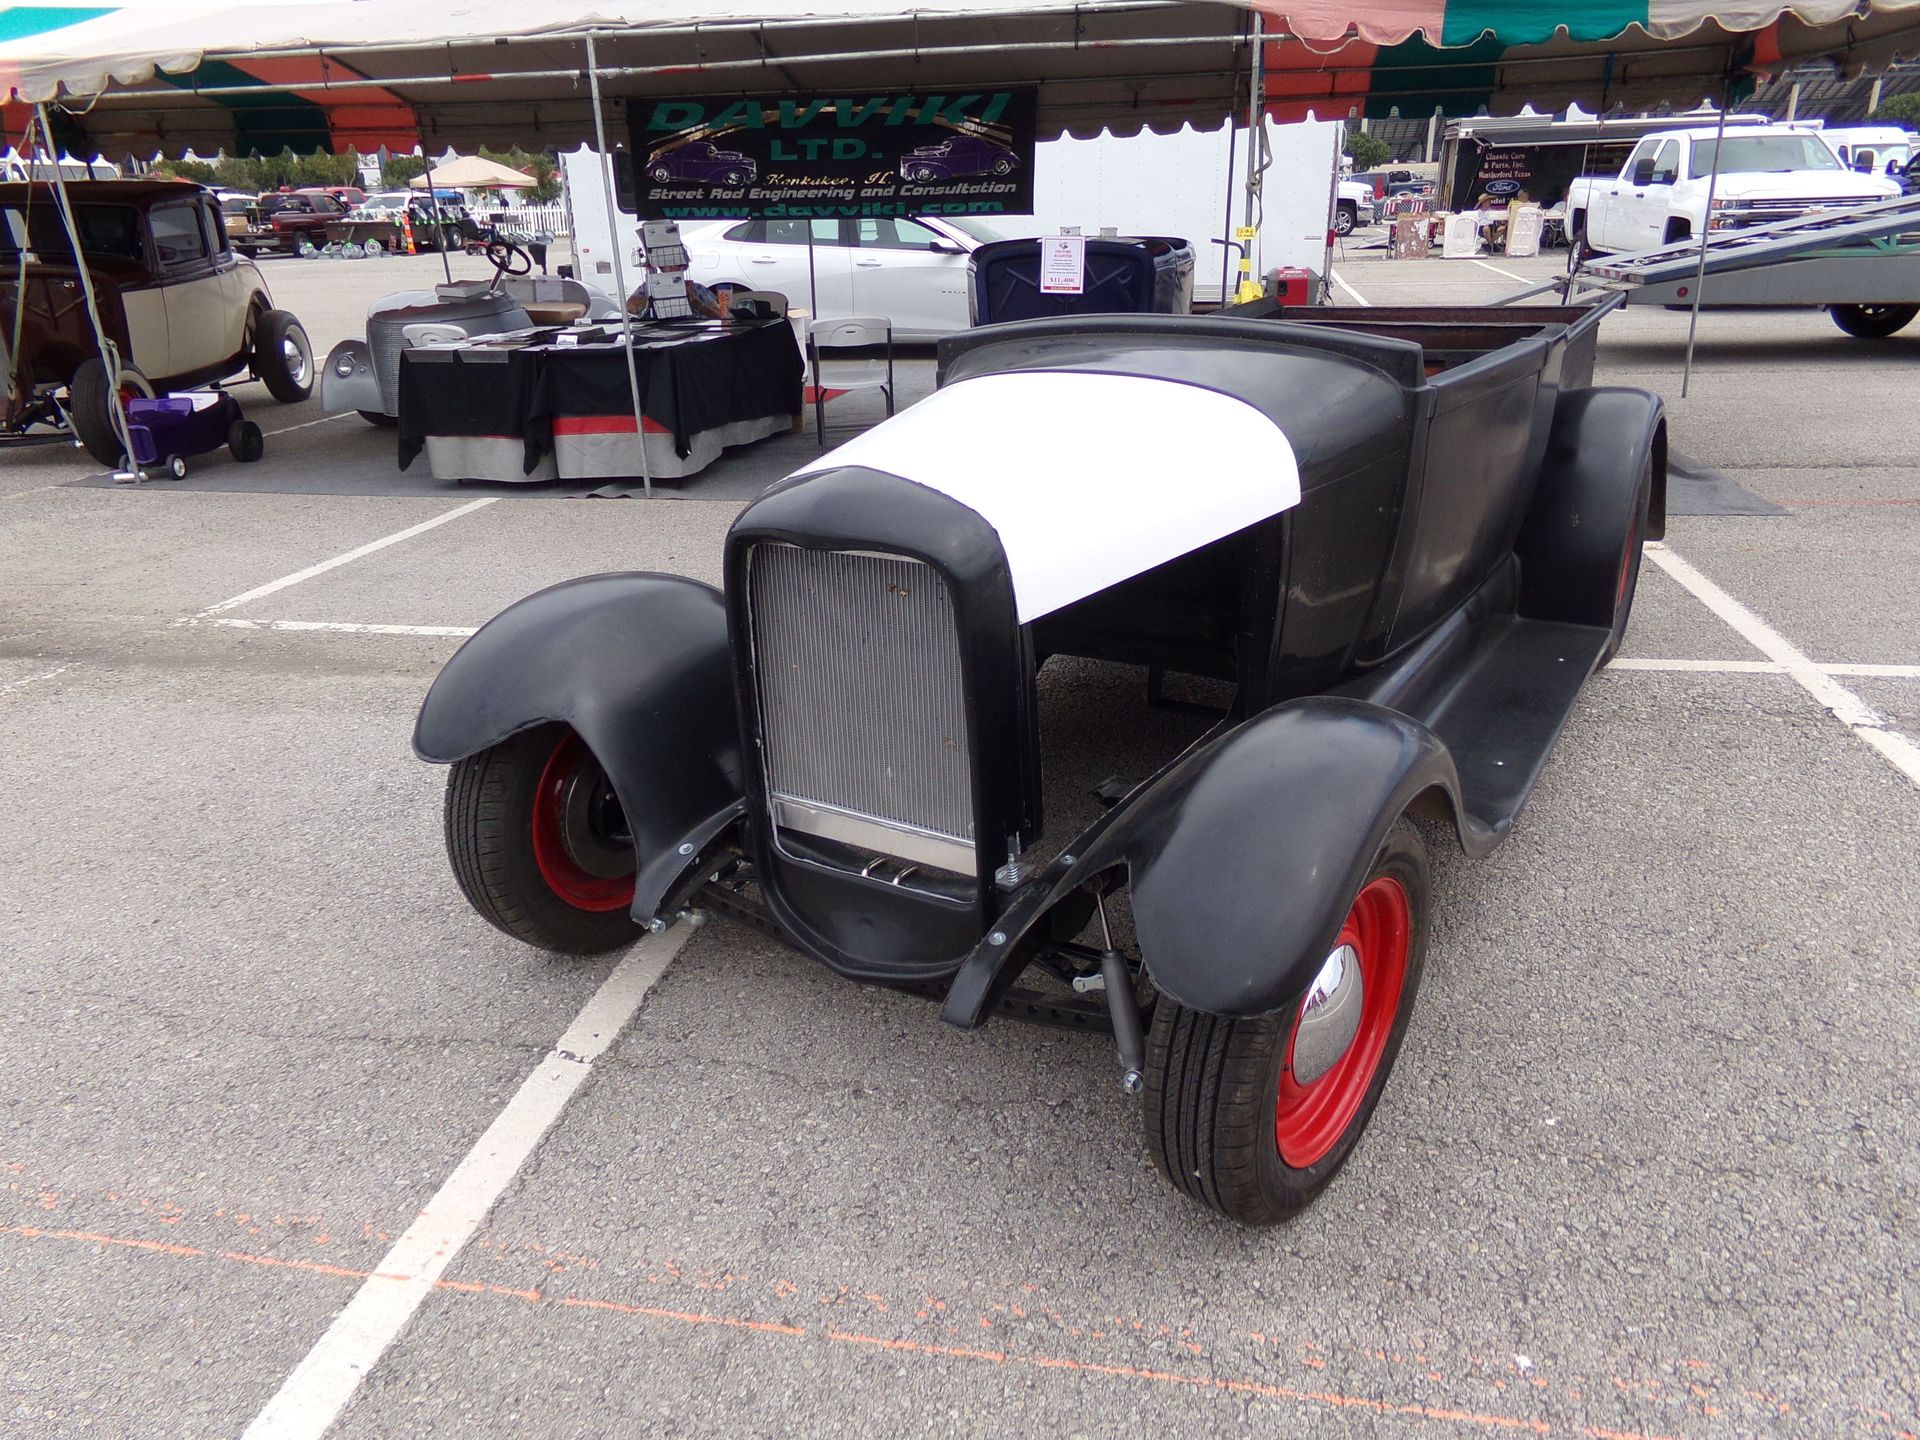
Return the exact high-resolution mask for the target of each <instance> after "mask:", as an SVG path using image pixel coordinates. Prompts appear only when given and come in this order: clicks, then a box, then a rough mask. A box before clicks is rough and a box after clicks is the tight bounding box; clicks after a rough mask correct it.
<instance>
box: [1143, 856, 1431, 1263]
mask: <svg viewBox="0 0 1920 1440" xmlns="http://www.w3.org/2000/svg"><path fill="white" fill-rule="evenodd" d="M1428 911H1429V904H1428V879H1427V852H1426V847H1425V845H1424V844H1422V842H1421V839H1420V833H1419V831H1417V830H1415V829H1414V827H1413V825H1412V824H1411V823H1410V822H1409V821H1407V820H1405V819H1401V820H1399V821H1396V822H1395V824H1394V826H1393V829H1392V830H1391V831H1389V832H1388V835H1387V838H1386V840H1385V842H1384V843H1383V844H1382V845H1381V847H1380V851H1379V853H1378V854H1377V855H1376V856H1375V857H1374V861H1373V864H1372V865H1371V866H1370V867H1369V868H1368V871H1367V877H1366V880H1365V881H1364V882H1363V883H1362V885H1361V887H1360V890H1359V892H1358V893H1357V894H1356V895H1355V897H1354V900H1353V906H1352V909H1351V911H1350V912H1349V915H1348V919H1347V925H1346V927H1345V928H1344V929H1343V930H1342V932H1341V938H1342V942H1343V943H1354V942H1355V941H1359V942H1361V943H1359V944H1358V945H1357V947H1356V951H1355V955H1356V957H1357V958H1356V961H1355V962H1354V963H1356V964H1357V965H1358V966H1359V973H1360V974H1361V976H1362V978H1363V984H1362V987H1361V991H1360V999H1359V1001H1358V1002H1357V1003H1358V1004H1359V1005H1360V1007H1361V1018H1360V1021H1359V1025H1358V1029H1357V1030H1356V1032H1355V1034H1354V1036H1353V1039H1352V1041H1351V1043H1350V1044H1349V1045H1348V1046H1347V1048H1346V1049H1345V1051H1343V1052H1342V1053H1341V1054H1340V1056H1339V1058H1338V1060H1337V1061H1336V1062H1335V1063H1334V1064H1333V1065H1332V1068H1331V1069H1328V1070H1325V1071H1322V1072H1321V1073H1320V1074H1318V1075H1316V1076H1313V1077H1310V1082H1311V1083H1309V1084H1307V1085H1304V1086H1303V1085H1301V1084H1298V1083H1297V1082H1296V1081H1295V1080H1294V1071H1293V1061H1294V1044H1295V1039H1296V1036H1297V1032H1298V1029H1299V1019H1300V1015H1299V1011H1300V1007H1291V1008H1289V1009H1288V1010H1287V1011H1285V1012H1283V1013H1281V1014H1278V1015H1266V1016H1261V1017H1259V1018H1258V1019H1252V1020H1245V1019H1239V1020H1235V1019H1227V1018H1225V1017H1222V1016H1218V1015H1205V1014H1201V1013H1200V1012H1198V1011H1194V1010H1189V1009H1187V1007H1186V1006H1184V1005H1181V1004H1178V1003H1177V1002H1175V1001H1174V1000H1172V999H1171V998H1169V997H1167V996H1164V995H1163V996H1161V998H1160V1002H1159V1004H1158V1005H1157V1006H1156V1007H1155V1010H1154V1015H1153V1024H1152V1026H1151V1028H1150V1029H1149V1031H1148V1033H1147V1073H1146V1104H1145V1107H1144V1116H1143V1118H1144V1121H1145V1126H1146V1136H1147V1148H1148V1150H1149V1151H1150V1152H1151V1153H1152V1155H1153V1161H1154V1164H1155V1165H1156V1166H1158V1167H1159V1170H1160V1173H1161V1174H1162V1175H1164V1176H1166V1177H1167V1179H1168V1180H1169V1181H1170V1182H1171V1183H1172V1184H1173V1185H1174V1187H1175V1188H1176V1189H1179V1190H1181V1191H1184V1192H1185V1193H1186V1194H1188V1195H1190V1196H1192V1197H1193V1198H1194V1199H1195V1200H1198V1201H1199V1202H1200V1203H1201V1204H1203V1205H1207V1206H1210V1207H1211V1208H1213V1209H1215V1210H1217V1211H1219V1212H1220V1213H1221V1214H1222V1215H1225V1216H1227V1217H1228V1218H1229V1219H1233V1220H1237V1221H1239V1222H1240V1223H1241V1224H1243V1225H1272V1224H1275V1223H1277V1222H1279V1221H1282V1220H1285V1219H1287V1218H1288V1217H1290V1216H1293V1215H1297V1214H1298V1213H1299V1212H1300V1211H1301V1210H1303V1209H1305V1208H1306V1207H1307V1206H1308V1205H1309V1204H1311V1203H1312V1202H1313V1200H1314V1198H1315V1197H1316V1196H1317V1195H1318V1194H1319V1193H1320V1192H1321V1191H1322V1190H1323V1189H1325V1188H1326V1186H1327V1184H1328V1182H1330V1181H1331V1180H1332V1179H1333V1177H1334V1176H1335V1175H1336V1174H1337V1173H1338V1172H1339V1170H1340V1167H1341V1166H1342V1165H1343V1164H1345V1163H1346V1160H1347V1157H1348V1156H1349V1155H1351V1154H1352V1153H1353V1148H1354V1146H1355V1144H1356V1143H1357V1142H1358V1141H1359V1139H1360V1135H1361V1133H1362V1132H1363V1131H1364V1130H1365V1129H1366V1127H1367V1122H1368V1120H1370V1119H1371V1118H1372V1116H1373V1112H1374V1108H1375V1107H1376V1106H1377V1105H1378V1104H1379V1103H1380V1095H1381V1093H1382V1091H1383V1090H1384V1088H1385V1086H1386V1083H1387V1076H1388V1075H1389V1074H1390V1073H1391V1072H1392V1069H1393V1062H1394V1059H1395V1057H1396V1056H1397V1055H1398V1054H1399V1051H1400V1043H1401V1040H1402V1038H1403V1037H1404V1036H1405V1034H1406V1028H1407V1021H1408V1018H1409V1017H1410V1016H1411V1015H1412V1013H1413V1003H1414V996H1415V993H1416V992H1417V990H1418V989H1419V984H1420V974H1421V970H1422V968H1423V966H1424V964H1425V960H1426V950H1427V925H1428ZM1322 1087H1331V1088H1327V1089H1322Z"/></svg>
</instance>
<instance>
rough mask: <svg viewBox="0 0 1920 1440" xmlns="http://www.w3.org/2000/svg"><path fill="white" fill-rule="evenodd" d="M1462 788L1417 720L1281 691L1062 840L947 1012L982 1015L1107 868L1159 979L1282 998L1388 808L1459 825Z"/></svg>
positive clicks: (1377, 839) (1313, 970)
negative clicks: (1062, 848) (1060, 913)
mask: <svg viewBox="0 0 1920 1440" xmlns="http://www.w3.org/2000/svg"><path fill="white" fill-rule="evenodd" d="M1458 793H1459V781H1458V779H1457V777H1456V776H1455V773H1454V766H1453V760H1452V757H1451V756H1450V755H1449V754H1448V752H1447V749H1446V747H1445V746H1444V745H1443V744H1442V743H1441V742H1440V741H1439V740H1438V739H1437V738H1436V737H1435V736H1434V735H1433V733H1432V732H1431V731H1430V730H1428V729H1427V728H1426V727H1425V726H1424V725H1421V724H1420V723H1419V722H1418V721H1415V720H1411V719H1409V718H1407V717H1406V716H1404V715H1401V714H1398V713H1397V712H1395V711H1392V710H1387V709H1385V708H1383V707H1381V706H1378V705H1370V704H1367V703H1365V702H1362V701H1357V700H1347V699H1336V698H1332V697H1328V696H1316V697H1313V698H1310V699H1304V700H1297V701H1293V702H1291V703H1289V704H1286V705H1281V706H1278V707H1276V708H1274V709H1272V710H1269V711H1267V712H1265V713H1264V714H1262V715H1259V716H1256V717H1255V718H1254V719H1252V720H1249V721H1247V722H1246V723H1245V724H1244V725H1241V726H1239V727H1237V728H1236V729H1234V730H1232V731H1229V732H1228V733H1227V734H1225V735H1223V736H1221V737H1220V738H1219V739H1218V740H1215V741H1214V742H1212V743H1211V744H1209V745H1206V746H1204V747H1202V748H1201V749H1199V750H1197V751H1195V752H1194V753H1193V754H1192V755H1190V756H1188V757H1186V758H1185V759H1183V760H1182V761H1180V762H1179V763H1178V764H1176V765H1175V766H1174V767H1173V768H1172V769H1170V770H1168V771H1167V772H1166V773H1165V774H1163V775H1162V776H1161V777H1160V778H1159V779H1157V780H1155V781H1154V782H1152V783H1151V784H1150V785H1149V786H1148V787H1147V788H1146V789H1145V790H1144V791H1141V792H1137V793H1136V795H1135V796H1134V797H1133V798H1132V799H1131V800H1129V801H1128V802H1124V803H1123V805H1122V806H1121V807H1120V808H1118V809H1116V810H1114V811H1113V812H1111V813H1110V814H1109V815H1108V816H1107V817H1106V818H1105V819H1104V820H1103V821H1102V822H1100V824H1098V825H1096V826H1095V827H1094V828H1093V829H1092V830H1090V831H1089V832H1087V833H1086V834H1084V835H1082V836H1080V837H1079V838H1078V839H1077V840H1076V841H1075V842H1074V843H1073V844H1071V845H1069V846H1068V847H1067V850H1066V852H1064V853H1063V855H1062V856H1061V858H1060V859H1058V860H1056V861H1055V862H1054V864H1053V865H1052V866H1050V867H1049V868H1048V870H1047V871H1046V872H1045V873H1044V874H1043V875H1041V876H1040V877H1039V878H1038V879H1037V880H1035V881H1034V882H1033V884H1032V885H1030V886H1029V887H1027V889H1026V890H1025V891H1023V892H1022V894H1021V895H1020V896H1018V897H1017V898H1016V899H1015V901H1014V903H1013V904H1012V905H1010V906H1009V907H1008V909H1007V911H1006V912H1005V913H1004V914H1003V915H1002V916H1001V918H1000V920H999V921H998V922H997V923H996V924H995V926H994V928H993V932H992V933H991V934H989V935H988V937H987V939H986V941H985V942H983V943H982V944H981V945H980V947H979V948H978V949H976V950H975V951H974V953H973V954H972V955H970V956H969V957H968V959H967V961H966V962H965V964H963V965H962V966H961V968H960V971H959V973H958V974H957V975H956V976H955V977H954V983H953V987H952V989H951V991H950V992H949V994H948V997H947V1003H946V1006H945V1008H944V1009H943V1010H942V1012H941V1018H942V1019H944V1020H946V1021H948V1022H949V1023H950V1024H954V1025H960V1026H962V1027H971V1026H974V1025H978V1024H980V1023H981V1021H982V1020H983V1019H985V1017H986V1015H987V1013H988V1012H989V1011H990V1010H991V1009H992V1007H993V1005H994V1004H995V1003H996V1002H997V1001H998V999H999V998H1000V996H1001V995H1002V994H1004V993H1005V991H1006V989H1007V987H1008V986H1009V985H1010V984H1011V983H1012V981H1013V979H1014V978H1015V976H1016V975H1017V973H1018V970H1019V968H1020V966H1022V965H1023V964H1024V963H1025V960H1026V958H1027V957H1028V956H1029V955H1030V954H1031V950H1032V947H1033V945H1034V943H1035V942H1036V936H1037V935H1038V934H1039V933H1040V932H1038V931H1037V930H1036V927H1037V926H1038V925H1039V924H1040V922H1041V921H1043V920H1044V919H1045V917H1046V916H1047V914H1048V913H1049V912H1050V911H1051V910H1052V909H1053V908H1054V907H1055V906H1056V905H1058V904H1060V903H1062V902H1063V901H1065V900H1066V899H1067V898H1068V897H1069V896H1071V895H1072V894H1073V893H1074V892H1075V891H1076V890H1077V889H1079V888H1080V887H1081V886H1083V885H1086V884H1088V883H1089V882H1091V881H1093V880H1095V879H1097V878H1098V877H1100V876H1101V875H1103V874H1105V873H1106V872H1107V871H1109V870H1112V869H1114V868H1116V867H1124V869H1125V870H1126V871H1127V873H1128V875H1129V877H1130V879H1131V886H1132V903H1133V923H1134V932H1135V935H1136V937H1137V938H1138V940H1139V944H1140V953H1141V956H1142V958H1143V959H1144V961H1145V963H1146V967H1147V970H1148V972H1149V974H1150V975H1151V976H1152V978H1153V982H1154V984H1155V985H1156V986H1157V987H1158V988H1159V989H1160V990H1161V991H1162V992H1163V993H1165V994H1167V995H1170V996H1172V997H1173V998H1174V999H1175V1000H1178V1001H1179V1002H1180V1003H1181V1004H1182V1005H1185V1006H1187V1007H1188V1008H1190V1009H1193V1010H1199V1011H1204V1012H1206V1013H1208V1014H1213V1015H1235V1016H1241V1015H1247V1016H1250V1015H1266V1014H1271V1013H1273V1012H1275V1011H1277V1010H1281V1009H1284V1008H1285V1007H1287V1006H1289V1005H1291V1004H1293V1003H1295V1002H1297V1001H1298V1000H1299V998H1300V997H1301V995H1303V994H1304V993H1305V992H1306V989H1307V986H1308V985H1309V984H1310V983H1311V982H1312V980H1313V977H1314V976H1315V975H1316V974H1317V973H1318V972H1319V969H1320V967H1321V965H1322V964H1323V963H1324V962H1325V960H1326V957H1327V954H1328V952H1329V951H1330V950H1331V949H1332V948H1333V942H1334V940H1335V939H1336V938H1337V936H1338V935H1339V933H1340V926H1341V924H1342V923H1343V922H1344V921H1345V919H1346V916H1347V909H1348V907H1349V905H1350V904H1351V903H1352V900H1353V896H1354V895H1355V894H1356V893H1357V892H1358V890H1359V888H1360V884H1361V881H1362V880H1363V879H1364V878H1365V876H1366V873H1367V867H1368V866H1369V865H1370V864H1371V863H1372V861H1373V857H1374V855H1375V854H1376V853H1377V852H1378V850H1379V848H1380V846H1381V844H1382V842H1383V841H1384V840H1385V839H1386V836H1387V831H1388V830H1389V829H1390V828H1391V827H1392V825H1393V822H1394V821H1395V820H1397V819H1398V818H1399V817H1400V816H1401V815H1402V814H1405V813H1406V812H1407V811H1408V810H1410V809H1411V810H1413V811H1414V812H1415V813H1416V814H1422V815H1431V816H1440V815H1444V816H1445V817H1446V818H1448V819H1452V820H1455V822H1456V824H1457V823H1458V820H1457V817H1458V810H1459V806H1458ZM1464 839H1465V837H1463V841H1464ZM996 936H997V937H999V938H998V940H997V942H996V938H995V937H996ZM1009 972H1011V973H1009Z"/></svg>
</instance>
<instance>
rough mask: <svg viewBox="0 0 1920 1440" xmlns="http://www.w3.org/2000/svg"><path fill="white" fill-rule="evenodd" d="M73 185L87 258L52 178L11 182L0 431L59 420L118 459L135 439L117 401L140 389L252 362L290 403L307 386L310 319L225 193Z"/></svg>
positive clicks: (238, 369) (0, 201)
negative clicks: (88, 286)
mask: <svg viewBox="0 0 1920 1440" xmlns="http://www.w3.org/2000/svg"><path fill="white" fill-rule="evenodd" d="M67 190H68V194H69V195H70V196H71V197H72V203H73V212H74V216H73V218H74V224H75V227H76V228H77V229H78V231H79V235H80V252H81V253H80V256H79V258H78V259H76V258H75V255H74V250H73V245H72V242H71V241H70V239H69V238H68V234H67V230H66V226H65V223H64V221H63V220H62V217H61V212H60V205H59V200H58V197H57V196H56V194H55V192H54V188H53V187H52V186H51V185H49V184H46V183H43V182H39V181H34V182H12V183H8V184H0V315H4V316H5V317H6V322H7V323H6V330H5V334H4V338H0V348H3V349H4V353H5V356H6V362H7V376H8V387H7V398H6V407H5V411H4V413H0V435H3V436H6V437H22V438H24V437H26V436H28V435H29V434H30V433H31V432H32V430H33V429H34V427H37V426H48V427H51V429H52V431H53V432H55V433H58V432H62V431H64V432H66V433H68V434H70V435H71V436H73V437H74V438H75V439H76V440H77V441H78V442H79V443H80V444H82V445H84V446H85V447H86V449H87V453H88V454H89V455H91V456H92V457H93V458H94V459H95V460H97V461H99V462H100V463H101V464H102V465H109V466H111V465H118V464H119V463H120V461H121V459H122V458H123V456H124V454H125V452H126V446H125V444H124V443H123V438H122V435H121V429H122V428H123V424H124V422H121V423H119V424H117V423H116V417H115V416H114V415H113V414H112V413H111V412H110V410H109V405H111V404H122V403H124V401H125V400H126V399H128V398H130V397H132V396H135V395H141V396H146V397H147V398H152V397H153V396H155V395H156V394H161V393H164V392H167V391H171V390H186V389H191V388H195V387H203V386H206V385H209V384H213V383H218V382H220V381H226V380H233V379H238V378H242V377H246V376H249V375H250V376H253V377H255V378H257V379H259V380H261V381H262V382H264V383H265V385H266V387H267V390H268V392H269V393H270V394H271V395H272V396H273V398H274V399H276V400H279V401H282V402H283V403H286V404H293V403H295V402H297V401H301V400H304V399H306V398H307V394H308V392H309V391H310V390H311V388H312V385H313V346H312V344H311V342H310V341H309V340H308V339H307V332H306V331H305V330H304V329H303V328H302V327H301V325H300V322H299V321H298V320H296V319H294V317H293V316H292V315H290V314H289V313H288V312H286V311H285V310H276V309H275V308H274V305H273V297H272V296H271V295H270V294H269V293H268V291H267V282H266V280H265V279H263V278H262V276H261V274H260V270H259V267H258V266H256V265H255V264H254V263H253V261H251V260H248V259H244V258H242V257H240V256H238V255H236V254H234V252H233V248H232V243H231V240H230V237H229V231H228V226H227V223H226V217H225V216H224V215H223V214H222V213H221V207H220V205H219V203H218V202H217V201H216V200H215V199H214V197H213V196H212V194H210V193H209V192H208V191H206V190H204V189H202V188H201V187H200V186H198V185H189V184H184V183H182V182H179V181H173V180H85V181H74V182H72V183H70V184H69V185H68V186H67ZM82 265H84V266H85V267H86V273H87V278H89V279H90V280H91V281H92V288H93V293H94V296H95V298H96V300H97V302H98V304H99V307H100V321H101V326H102V328H103V329H104V330H105V332H106V338H107V340H108V342H109V343H110V345H111V346H112V348H113V349H114V350H116V351H117V352H118V355H119V361H120V365H119V376H118V383H117V384H116V383H115V382H114V380H113V379H112V378H111V377H109V375H108V374H107V366H106V361H105V359H104V357H103V356H102V354H101V346H100V342H99V337H98V336H97V335H96V334H95V333H94V330H93V326H92V323H91V321H90V320H89V318H88V313H87V307H86V304H85V302H84V297H83V295H82V288H83V287H82V284H81V279H82V276H81V266H82ZM116 392H117V393H116Z"/></svg>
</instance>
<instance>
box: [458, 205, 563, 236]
mask: <svg viewBox="0 0 1920 1440" xmlns="http://www.w3.org/2000/svg"><path fill="white" fill-rule="evenodd" d="M473 218H474V219H476V220H478V221H479V222H480V223H481V224H482V225H492V226H495V227H497V228H498V229H499V230H501V231H502V232H503V233H505V234H518V235H538V234H541V233H543V232H544V233H545V234H547V235H550V236H552V237H553V238H554V239H555V240H564V239H565V238H566V237H567V207H566V206H564V205H494V206H488V207H486V208H485V209H476V210H475V211H474V212H473Z"/></svg>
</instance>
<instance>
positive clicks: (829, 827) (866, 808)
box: [749, 544, 974, 873]
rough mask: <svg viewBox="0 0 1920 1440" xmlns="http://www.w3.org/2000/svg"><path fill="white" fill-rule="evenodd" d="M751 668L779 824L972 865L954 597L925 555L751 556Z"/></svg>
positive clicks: (957, 866)
mask: <svg viewBox="0 0 1920 1440" xmlns="http://www.w3.org/2000/svg"><path fill="white" fill-rule="evenodd" d="M749 583H750V585H751V587H752V588H751V605H752V615H753V643H754V669H755V677H756V683H757V685H758V688H759V698H760V717H761V729H762V733H763V737H764V740H765V745H766V752H765V753H766V767H767V788H768V790H769V792H770V793H771V795H772V797H773V801H774V807H775V814H776V820H777V821H778V823H779V824H781V825H783V826H784V827H786V828H788V829H793V830H800V831H804V832H806V833H808V834H813V835H821V836H825V837H826V838H829V839H834V840H841V841H845V842H847V843H849V844H854V845H861V846H865V847H867V848H870V849H873V850H877V851H879V852H880V853H882V854H887V855H896V856H900V857H902V858H904V859H908V860H914V861H918V862H920V863H923V864H929V865H938V866H941V867H944V868H946V869H949V870H959V871H961V872H962V873H971V872H972V870H973V863H974V856H973V763H972V758H971V755H970V754H969V750H968V745H967V711H966V705H965V701H964V693H965V691H964V686H963V684H962V680H961V674H960V652H959V634H958V631H957V629H956V628H955V620H954V611H953V600H952V597H951V596H950V595H949V594H948V593H947V586H946V583H945V581H943V580H942V579H941V578H940V576H939V574H938V573H937V572H936V571H935V570H934V569H933V568H932V567H931V566H928V565H923V564H921V563H920V562H919V561H917V560H907V559H902V558H900V557H898V556H891V555H872V554H864V553H859V554H856V553H849V552H845V551H820V550H802V549H800V548H798V547H796V546H792V545H779V544H762V545H758V546H756V547H754V551H753V557H752V566H751V570H750V576H749Z"/></svg>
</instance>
